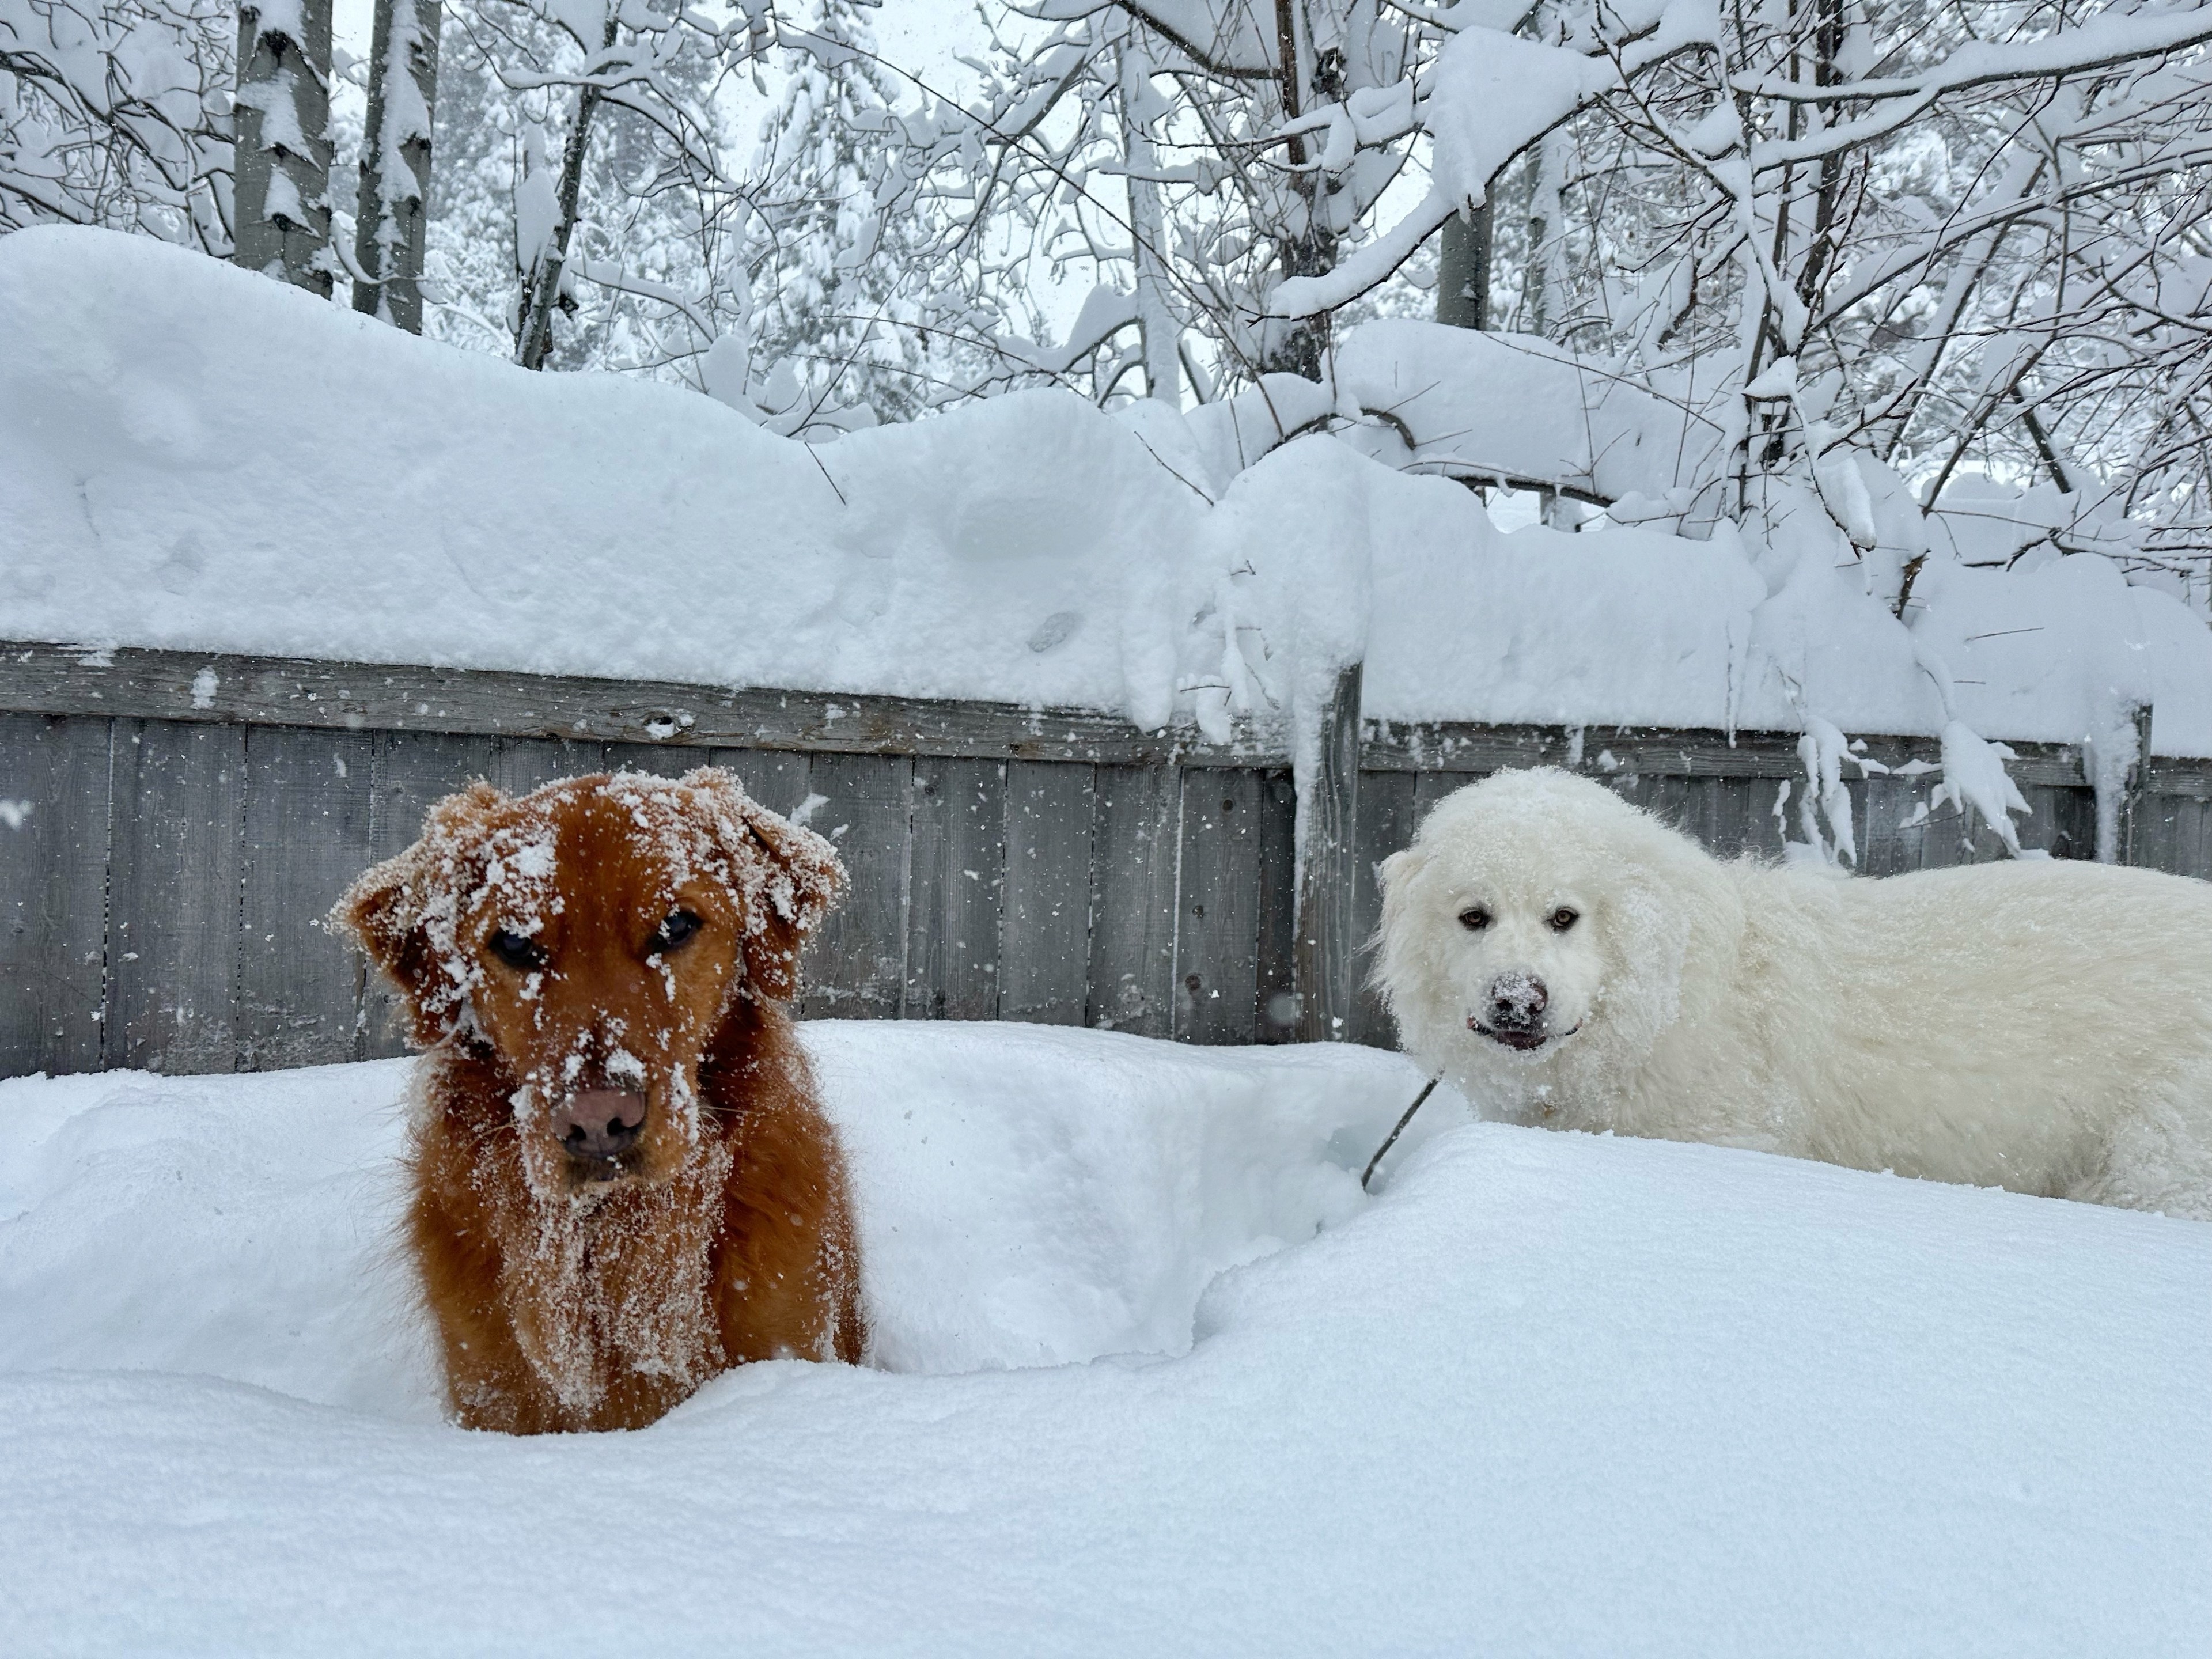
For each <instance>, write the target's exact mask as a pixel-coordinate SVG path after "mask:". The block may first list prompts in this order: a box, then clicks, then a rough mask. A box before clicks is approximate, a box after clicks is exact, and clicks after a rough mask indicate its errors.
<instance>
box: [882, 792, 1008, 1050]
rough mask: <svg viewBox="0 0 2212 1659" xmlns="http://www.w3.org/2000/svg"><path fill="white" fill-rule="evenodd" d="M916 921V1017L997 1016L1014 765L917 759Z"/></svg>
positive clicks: (908, 1010) (909, 1004)
mask: <svg viewBox="0 0 2212 1659" xmlns="http://www.w3.org/2000/svg"><path fill="white" fill-rule="evenodd" d="M910 823H911V829H910V830H909V834H910V835H911V836H912V837H913V849H912V851H911V853H910V854H908V858H909V861H910V865H911V869H912V876H911V880H912V884H913V889H912V890H913V897H912V900H911V902H910V903H909V905H908V922H907V960H906V997H905V1000H904V1002H903V1004H902V1012H904V1013H905V1015H906V1017H907V1018H909V1019H995V1018H998V1013H999V933H1000V925H1001V918H1002V915H1003V913H1004V909H1005V901H1006V763H1002V762H1000V761H979V760H948V759H944V758H942V757H936V756H930V757H925V758H923V759H920V760H917V761H915V763H914V805H913V816H912V818H911V820H910Z"/></svg>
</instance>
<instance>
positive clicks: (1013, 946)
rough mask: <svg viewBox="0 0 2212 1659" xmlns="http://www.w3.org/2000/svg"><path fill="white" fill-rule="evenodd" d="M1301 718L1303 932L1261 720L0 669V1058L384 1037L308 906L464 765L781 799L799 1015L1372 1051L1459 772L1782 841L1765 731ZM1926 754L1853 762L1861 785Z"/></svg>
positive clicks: (2166, 763) (1910, 833) (96, 1058)
mask: <svg viewBox="0 0 2212 1659" xmlns="http://www.w3.org/2000/svg"><path fill="white" fill-rule="evenodd" d="M102 660H106V661H108V662H109V663H110V664H111V665H109V666H106V667H102V666H100V665H99V664H100V661H102ZM679 714H681V715H685V716H688V717H689V723H688V724H686V723H684V720H679V719H678V718H676V717H677V716H678V715H679ZM663 716H665V717H666V718H665V719H664V718H663ZM748 720H757V721H758V722H759V724H758V726H757V727H755V726H748V725H747V724H746V722H747V721H748ZM1332 732H1333V734H1334V735H1333V739H1332V741H1333V743H1334V749H1333V750H1328V745H1324V747H1325V750H1328V753H1329V754H1331V755H1333V757H1334V758H1333V759H1325V761H1324V764H1323V767H1322V770H1323V771H1324V772H1325V773H1328V775H1329V777H1330V780H1331V781H1330V784H1329V787H1328V790H1327V791H1325V792H1324V793H1325V796H1326V799H1323V800H1322V802H1321V803H1320V805H1319V807H1318V808H1317V809H1316V815H1315V823H1314V826H1313V830H1314V834H1315V836H1316V837H1317V839H1314V840H1310V841H1309V843H1308V846H1309V855H1308V858H1307V859H1306V860H1305V861H1304V870H1303V878H1304V884H1305V894H1304V898H1305V902H1306V908H1305V911H1304V918H1305V924H1306V925H1305V926H1304V927H1302V926H1301V921H1300V917H1301V907H1300V903H1299V893H1298V888H1299V884H1300V879H1301V876H1300V872H1299V862H1300V861H1299V860H1298V859H1297V846H1296V841H1295V831H1294V825H1295V822H1296V813H1297V804H1296V801H1295V799H1294V793H1293V790H1292V787H1291V777H1290V774H1289V771H1288V769H1287V764H1288V757H1287V756H1286V754H1285V752H1284V750H1283V747H1282V742H1281V738H1280V737H1279V735H1276V736H1269V735H1267V734H1264V733H1251V732H1247V733H1244V734H1242V735H1241V736H1240V737H1239V738H1238V739H1237V742H1235V743H1233V744H1225V745H1212V744H1206V743H1203V742H1200V741H1198V740H1196V739H1194V738H1190V737H1189V736H1188V734H1182V735H1176V734H1159V733H1144V732H1136V731H1134V730H1133V728H1129V727H1127V726H1122V725H1121V724H1120V723H1118V722H1115V721H1113V720H1109V719H1107V718H1106V717H1104V716H1098V715H1072V716H1065V717H1064V716H1063V715H1061V714H1057V713H1040V712H1039V711H1036V710H1029V709H1012V708H1001V707H979V706H974V705H958V706H955V705H935V704H922V703H899V702H896V700H886V699H873V700H871V699H836V698H823V697H814V698H806V697H799V696H786V695H785V694H782V693H776V692H746V693H724V692H718V691H714V690H707V689H702V688H699V687H683V686H651V687H635V686H623V685H619V684H611V683H607V682H592V681H574V680H558V679H538V678H531V677H526V676H515V675H507V676H501V675H478V674H453V673H447V672H444V671H432V670H422V669H399V668H395V669H382V668H368V667H364V666H363V665H357V664H356V665H329V664H269V663H264V662H258V661H251V660H242V659H226V658H210V657H205V656H195V655H189V654H186V653H139V652H117V653H112V657H111V658H108V659H101V658H100V657H98V656H96V655H94V654H93V653H83V652H74V653H73V652H70V651H67V650H64V649H63V648H61V647H46V646H33V647H15V646H0V803H3V804H4V805H0V1074H7V1073H21V1072H25V1071H30V1070H37V1069H46V1070H56V1071H60V1070H84V1069H89V1068H93V1067H97V1066H125V1065H129V1066H151V1067H155V1068H159V1069H167V1070H172V1071H224V1070H230V1069H234V1068H237V1067H261V1066H276V1065H294V1064H301V1063H307V1062H319V1061H330V1060H348V1059H355V1058H361V1057H364V1056H372V1055H377V1054H392V1053H397V1052H398V1050H399V1048H400V1042H399V1037H398V1031H397V1030H396V1029H395V1026H394V1023H393V1021H392V1008H391V1002H390V998H389V995H388V994H386V992H385V991H384V990H383V989H382V988H381V987H380V986H378V985H376V984H374V982H373V981H371V979H370V977H369V976H368V975H367V974H366V973H365V972H364V970H363V969H362V964H361V963H360V962H359V961H358V960H357V958H356V957H355V956H354V955H353V954H352V953H351V952H350V951H349V948H348V947H347V946H346V945H345V944H344V943H343V941H342V940H341V939H338V938H337V937H335V936H333V935H332V934H331V933H328V932H326V931H325V929H324V928H323V927H322V925H321V923H322V919H323V917H324V915H325V913H326V912H327V910H328V909H329V907H330V906H331V902H333V901H334V900H335V899H336V897H337V895H338V894H339V893H340V892H341V891H342V890H343V889H344V887H345V885H346V884H348V883H349V881H350V880H351V879H352V878H353V877H354V876H355V875H356V873H357V872H359V871H360V870H361V869H362V867H364V866H366V865H367V864H368V863H369V862H370V861H371V860H373V859H375V858H380V857H385V856H388V855H390V854H392V853H394V852H397V851H398V850H399V849H400V848H403V847H404V846H405V845H407V844H408V842H410V840H411V839H412V838H413V837H414V836H415V835H416V833H417V832H418V831H419V829H420V825H421V823H422V814H423V812H424V811H425V810H426V809H427V808H428V805H430V803H432V802H433V801H435V800H436V799H438V798H440V797H441V796H442V795H443V794H445V793H447V792H448V791H450V790H453V789H456V788H459V787H462V786H463V785H464V784H465V783H466V782H467V781H469V780H470V779H471V778H472V777H484V778H488V779H489V781H491V782H493V783H494V784H495V785H496V786H498V787H501V788H503V789H507V790H510V791H522V790H527V789H529V788H532V787H536V786H538V785H539V784H541V783H544V782H546V781H550V780H551V779H554V778H556V777H568V776H577V775H584V774H586V773H589V772H593V771H598V770H602V769H608V768H611V767H619V766H630V767H635V768H638V769H646V770H650V771H653V772H656V773H659V774H663V775H671V774H677V773H681V772H684V771H686V770H689V769H691V768H692V767H694V766H696V765H701V764H706V763H713V764H717V765H724V766H728V767H730V768H732V769H733V770H735V771H736V772H737V773H738V775H739V776H741V777H742V778H744V781H745V784H746V787H748V789H750V791H751V792H752V793H753V794H754V795H755V796H756V798H757V799H760V800H761V801H762V802H763V804H764V805H768V806H770V807H772V808H774V809H775V810H776V811H799V810H801V809H804V810H805V812H806V814H807V816H808V819H809V821H810V822H811V824H812V825H813V827H814V828H815V829H817V830H820V831H821V832H823V834H825V835H828V836H830V837H831V839H832V840H833V841H834V842H835V843H836V846H837V847H838V848H839V850H840V852H841V853H842V855H843V857H844V859H845V860H846V863H847V866H848V870H849V872H850V873H851V877H852V884H853V885H852V892H851V895H850V896H849V897H848V901H847V902H846V904H845V905H844V906H843V908H842V909H841V910H840V911H839V912H837V913H836V915H834V916H833V917H832V918H831V919H830V921H829V922H828V923H827V924H826V925H825V926H824V927H823V930H822V932H821V933H820V934H819V935H818V936H817V939H816V941H815V944H814V945H813V948H812V949H811V951H810V954H809V957H808V961H807V963H806V983H805V990H804V996H803V1000H802V1004H801V1006H802V1009H803V1011H804V1012H806V1013H808V1014H811V1015H816V1016H822V1015H829V1016H837V1017H844V1018H854V1017H860V1018H898V1017H904V1018H959V1019H979V1018H1013V1019H1030V1020H1041V1021H1050V1022H1056V1023H1066V1024H1073V1023H1078V1022H1079V1023H1082V1024H1091V1025H1098V1026H1113V1027H1115V1028H1118V1029H1121V1030H1129V1031H1135V1032H1139V1033H1143V1034H1146V1035H1152V1036H1175V1037H1179V1038H1182V1039H1183V1040H1185V1041H1189V1042H1234V1043H1247V1042H1275V1041H1281V1040H1285V1039H1289V1038H1292V1037H1296V1036H1301V1035H1307V1036H1311V1035H1320V1034H1322V1033H1323V1032H1324V1031H1326V1032H1332V1033H1340V1034H1342V1035H1346V1036H1350V1037H1352V1039H1354V1040H1356V1041H1359V1042H1389V1040H1390V1037H1391V1030H1390V1027H1389V1020H1388V1018H1387V1016H1386V1015H1385V1014H1384V1012H1383V1010H1382V1008H1381V1007H1380V1006H1379V1004H1378V1003H1377V1001H1376V999H1375V997H1374V996H1373V994H1372V993H1371V992H1370V990H1368V989H1367V988H1366V986H1365V981H1366V978H1367V976H1368V973H1369V970H1370V968H1371V962H1370V958H1369V957H1368V956H1367V954H1366V952H1365V951H1364V950H1363V949H1361V948H1360V946H1361V945H1362V944H1363V942H1364V940H1365V939H1367V938H1368V937H1369V936H1370V935H1371V933H1372V932H1373V930H1374V927H1375V926H1376V921H1378V920H1379V911H1380V902H1381V901H1380V894H1379V891H1378V889H1377V885H1376V878H1375V873H1374V872H1375V866H1376V864H1377V863H1378V862H1379V861H1380V860H1382V859H1383V858H1384V857H1386V856H1388V855H1389V854H1390V853H1392V852H1394V851H1395V850H1396V849H1397V848H1400V847H1402V846H1404V845H1405V844H1406V843H1407V841H1408V840H1410V838H1411V836H1412V835H1413V829H1414V827H1415V825H1416V824H1417V823H1419V820H1420V818H1421V817H1422V816H1423V815H1424V814H1425V813H1426V812H1427V811H1429V810H1430V809H1431V808H1432V807H1433V806H1434V805H1436V803H1437V801H1439V800H1441V799H1443V797H1444V796H1445V795H1447V794H1449V793H1450V792H1451V791H1453V790H1454V789H1456V788H1458V787H1462V786H1463V785H1464V784H1466V783H1468V781H1471V780H1472V779H1474V777H1476V776H1478V775H1481V774H1482V773H1483V772H1485V771H1486V770H1487V769H1492V768H1494V767H1496V766H1499V765H1525V764H1529V763H1534V762H1538V761H1548V762H1551V763H1558V764H1563V765H1569V766H1573V767H1578V768H1579V769H1582V770H1583V771H1584V772H1585V773H1587V774H1589V775H1592V776H1595V777H1597V778H1599V779H1601V781H1605V782H1606V783H1607V784H1608V785H1610V786H1611V787H1613V788H1614V789H1616V790H1618V791H1619V792H1620V793H1621V794H1622V795H1624V796H1625V797H1626V798H1627V799H1631V800H1632V801H1635V802H1638V804H1640V805H1645V806H1647V807H1649V808H1650V809H1651V810H1652V811H1656V812H1657V813H1659V814H1660V815H1661V816H1662V817H1666V818H1668V820H1669V821H1670V822H1673V823H1677V824H1678V825H1680V827H1681V828H1683V829H1686V830H1687V831H1688V832H1689V833H1690V834H1692V835H1693V836H1697V837H1698V838H1699V840H1700V841H1702V842H1705V844H1706V845H1707V846H1709V847H1711V848H1713V849H1714V850H1715V851H1716V852H1718V853H1720V854H1724V855H1732V854H1736V853H1739V852H1750V853H1753V854H1759V855H1764V856H1769V857H1771V856H1776V855H1778V854H1780V852H1781V850H1782V846H1783V842H1784V834H1785V830H1786V831H1787V832H1788V833H1789V834H1790V835H1793V836H1794V835H1797V834H1799V833H1800V830H1799V820H1798V809H1799V806H1800V805H1801V804H1802V790H1803V787H1804V777H1803V764H1802V760H1801V759H1800V758H1799V755H1798V739H1797V738H1796V735H1795V734H1794V733H1777V732H1764V733H1760V732H1738V733H1735V734H1734V735H1733V737H1731V736H1730V735H1729V734H1727V733H1723V732H1657V733H1655V732H1629V731H1621V730H1617V729H1616V730H1607V731H1599V730H1596V729H1590V730H1586V731H1581V732H1576V731H1559V730H1547V729H1541V728H1534V727H1516V726H1472V725H1437V724H1432V725H1426V726H1401V725H1392V724H1388V723H1384V722H1379V721H1365V722H1361V721H1358V720H1355V719H1354V718H1353V717H1352V711H1351V709H1350V708H1349V706H1348V704H1346V703H1345V702H1342V701H1341V700H1340V702H1339V705H1338V706H1337V708H1336V719H1335V720H1334V724H1333V726H1332ZM902 744H903V745H904V746H903V747H901V746H900V745H902ZM2013 747H2014V748H2015V750H2018V751H2019V753H2020V754H2021V760H2020V761H2019V762H2018V763H2015V765H2014V766H2013V768H2012V771H2013V775H2014V776H2015V779H2016V780H2017V781H2019V782H2020V783H2021V789H2022V792H2023V793H2024V795H2025V796H2026V798H2027V799H2028V801H2029V802H2030V804H2031V805H2032V806H2033V809H2034V812H2033V817H2032V818H2030V819H2029V820H2028V821H2027V822H2026V823H2023V824H2022V825H2021V838H2022V840H2023V842H2025V843H2026V844H2027V846H2029V847H2031V848H2044V849H2047V850H2049V851H2051V853H2052V854H2055V855H2057V856H2060V857H2080V856H2085V855H2087V854H2090V853H2092V852H2093V850H2094V847H2095V842H2096V820H2097V811H2096V804H2095V800H2094V797H2093V793H2092V791H2091V790H2090V789H2089V787H2087V782H2086V781H2085V780H2084V778H2083V775H2082V772H2081V754H2080V753H2079V752H2078V751H2077V750H2074V749H2071V748H2069V747H2067V746H2065V745H2059V744H2045V745H2040V746H2039V745H2035V744H2014V745H2013ZM1937 752H1938V750H1937V745H1936V744H1934V743H1933V742H1932V741H1927V740H1918V739H1901V738H1897V739H1893V738H1872V739H1869V740H1868V742H1867V744H1866V745H1865V753H1866V755H1867V757H1868V758H1869V760H1870V761H1872V762H1875V763H1879V764H1881V765H1887V766H1890V767H1893V768H1894V767H1898V766H1903V765H1905V764H1906V763H1910V762H1911V761H1915V760H1920V761H1931V760H1933V759H1935V758H1936V755H1937ZM1354 759H1356V761H1357V765H1356V767H1355V766H1354V765H1353V764H1352V762H1353V761H1354ZM1846 770H1847V771H1849V770H1852V769H1850V768H1847V769H1846ZM1785 789H1786V790H1787V792H1788V793H1787V798H1786V799H1784V791H1785ZM1846 789H1847V792H1848V793H1849V794H1850V799H1851V805H1852V822H1853V825H1854V829H1855V830H1856V832H1857V843H1858V848H1859V860H1858V862H1859V865H1860V867H1861V868H1863V869H1864V870H1867V871H1869V872H1874V873H1888V872H1897V871H1902V870H1911V869H1921V868H1928V867H1935V866H1944V865H1948V864H1955V863H1960V862H1964V861H1966V860H1984V859H1993V858H1996V857H1999V856H2002V846H2001V844H2000V842H1999V840H1998V837H1997V836H1996V834H1995V833H1994V832H1992V831H1991V830H1990V829H1989V828H1988V826H1986V825H1984V824H1981V823H1978V822H1977V821H1976V820H1975V819H1974V818H1973V817H1972V815H1971V814H1967V813H1962V812H1960V811H1959V810H1958V809H1956V808H1955V807H1947V808H1946V809H1944V810H1943V811H1940V812H1930V811H1929V810H1928V809H1927V803H1928V801H1929V793H1930V792H1929V780H1928V778H1927V777H1926V776H1925V775H1910V774H1909V775H1898V774H1896V773H1894V772H1892V773H1890V774H1888V775H1884V774H1882V773H1881V772H1879V771H1878V770H1877V771H1875V772H1873V774H1872V775H1869V776H1865V777H1856V776H1855V777H1850V778H1849V779H1848V780H1847V781H1846ZM1778 804H1779V805H1780V806H1781V808H1782V811H1781V812H1780V814H1779V815H1778V811H1777V807H1778ZM2121 805H2122V806H2123V809H2124V810H2123V813H2122V817H2123V825H2124V836H2123V842H2124V847H2126V848H2131V849H2132V856H2134V857H2135V858H2136V859H2137V860H2139V861H2141V862H2143V863H2146V864H2149V865H2153V866H2157V867H2160V868H2164V869H2169V870H2172V871H2176V872H2182V873H2187V874H2192V875H2203V874H2206V873H2208V872H2212V764H2204V763H2190V762H2183V761H2172V760H2160V761H2159V762H2157V763H2155V764H2154V766H2152V767H2151V768H2150V769H2148V772H2147V773H2142V774H2139V775H2137V776H2136V781H2134V783H2132V784H2131V786H2130V792H2129V793H2128V796H2127V799H2126V800H2125V801H2124V802H2123V803H2121ZM1330 814H1334V818H1335V827H1334V828H1333V829H1330V828H1328V815H1330ZM1785 820H1786V823H1785ZM11 826H12V827H11ZM1316 847H1319V848H1321V849H1322V851H1321V855H1320V856H1318V857H1316V856H1315V855H1314V852H1313V849H1314V848H1316ZM1316 903H1320V904H1322V905H1324V906H1325V907H1326V908H1325V909H1324V910H1323V911H1321V912H1316V910H1315V909H1314V908H1311V907H1312V906H1314V905H1315V904H1316ZM1302 933H1303V937H1302V936H1301V934H1302ZM1316 987H1317V989H1316ZM1339 1019H1341V1020H1342V1021H1343V1022H1344V1024H1343V1025H1342V1026H1336V1025H1335V1024H1334V1021H1336V1020H1339ZM1302 1027H1303V1030H1302Z"/></svg>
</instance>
